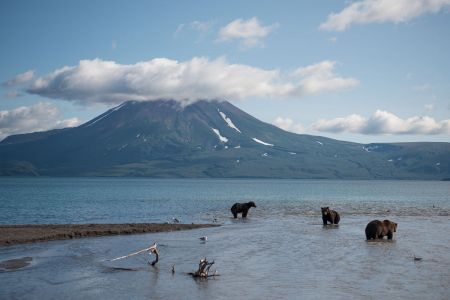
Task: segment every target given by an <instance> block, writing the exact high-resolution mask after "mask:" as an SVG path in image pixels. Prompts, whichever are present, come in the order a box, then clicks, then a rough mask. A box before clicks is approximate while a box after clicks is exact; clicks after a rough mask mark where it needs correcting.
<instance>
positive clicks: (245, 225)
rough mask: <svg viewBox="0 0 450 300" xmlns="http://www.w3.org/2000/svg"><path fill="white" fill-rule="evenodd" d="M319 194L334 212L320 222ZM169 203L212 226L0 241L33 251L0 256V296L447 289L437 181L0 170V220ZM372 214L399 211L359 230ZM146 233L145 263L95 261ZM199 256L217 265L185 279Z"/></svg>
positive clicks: (435, 292) (449, 244)
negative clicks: (388, 237)
mask: <svg viewBox="0 0 450 300" xmlns="http://www.w3.org/2000/svg"><path fill="white" fill-rule="evenodd" d="M250 200H252V201H255V202H256V204H257V206H258V207H257V208H256V209H252V210H251V211H250V213H249V218H248V219H247V220H242V219H237V220H234V219H232V218H231V217H232V216H231V213H230V211H229V209H230V207H231V205H232V204H233V203H234V202H245V201H250ZM325 205H327V206H330V207H332V208H334V209H336V210H337V211H339V212H340V213H341V223H340V224H339V226H334V227H332V226H328V227H323V226H322V225H321V218H320V207H321V206H325ZM173 217H177V218H179V219H181V220H182V222H185V223H190V222H196V223H198V222H203V223H209V222H211V221H212V220H213V219H214V218H217V219H218V222H219V223H220V224H222V226H221V227H218V228H208V229H200V230H192V231H181V232H170V233H157V234H141V235H128V236H111V237H100V238H86V239H77V240H70V241H53V242H45V243H35V244H26V245H16V246H11V247H1V248H0V261H3V260H7V259H13V258H20V257H24V256H31V257H33V262H32V264H31V265H30V266H28V267H25V268H23V269H20V270H16V271H1V270H0V299H61V298H68V299H232V298H235V299H271V298H277V299H329V298H330V297H332V298H333V299H349V298H350V299H371V298H380V297H384V298H389V299H393V298H403V299H404V298H407V299H449V298H450V292H449V288H450V255H449V253H450V235H449V234H448V232H449V229H450V225H449V224H450V222H449V221H450V182H429V181H427V182H423V181H323V180H188V179H179V180H172V179H170V180H169V179H167V180H159V179H158V180H156V179H122V178H112V179H110V178H58V179H55V178H1V179H0V223H2V224H20V223H122V222H165V221H171V220H172V218H173ZM386 218H387V219H390V220H393V221H395V222H397V223H398V224H399V226H398V231H397V233H396V235H395V237H394V240H393V241H379V242H367V241H365V236H364V228H365V226H366V224H367V223H368V222H369V221H371V220H373V219H381V220H383V219H386ZM203 235H207V236H208V241H207V242H206V243H204V242H201V241H200V240H199V239H198V238H199V237H200V236H203ZM153 242H157V243H158V244H159V248H160V253H161V260H160V262H159V263H158V264H157V267H156V268H153V267H150V266H149V265H148V264H147V260H151V258H149V257H147V256H146V255H139V256H134V257H131V258H129V259H124V260H119V261H115V262H108V261H105V259H107V258H113V257H117V256H121V255H125V254H127V253H130V252H133V251H136V250H139V249H142V248H146V247H148V245H150V244H152V243H153ZM413 255H416V256H420V257H422V258H423V260H422V261H419V262H417V261H414V259H413ZM205 256H206V257H207V258H208V259H211V260H215V261H216V264H215V266H216V268H213V269H217V270H218V272H219V274H220V276H219V277H217V278H216V279H210V280H208V281H195V280H193V279H192V278H191V277H189V276H188V275H186V273H187V272H191V271H194V270H195V269H196V268H197V266H198V260H199V259H200V258H202V257H205ZM172 265H175V266H176V273H175V274H174V275H172V273H171V272H170V270H171V267H172ZM117 268H130V269H133V270H134V271H123V270H122V271H121V270H119V269H117Z"/></svg>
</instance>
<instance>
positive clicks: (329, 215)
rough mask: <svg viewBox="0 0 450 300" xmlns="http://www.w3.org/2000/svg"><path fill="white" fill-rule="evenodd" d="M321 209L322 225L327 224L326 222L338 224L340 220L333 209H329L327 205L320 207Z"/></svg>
mask: <svg viewBox="0 0 450 300" xmlns="http://www.w3.org/2000/svg"><path fill="white" fill-rule="evenodd" d="M321 209H322V221H323V225H327V222H330V223H331V224H336V225H337V224H339V221H340V220H341V217H340V216H339V214H338V213H337V211H335V210H331V209H330V208H329V207H328V206H327V207H321Z"/></svg>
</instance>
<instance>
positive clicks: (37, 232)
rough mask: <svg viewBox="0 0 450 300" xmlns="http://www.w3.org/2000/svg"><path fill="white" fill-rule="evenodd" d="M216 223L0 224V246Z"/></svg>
mask: <svg viewBox="0 0 450 300" xmlns="http://www.w3.org/2000/svg"><path fill="white" fill-rule="evenodd" d="M216 226H220V225H218V224H159V223H134V224H133V223H126V224H36V225H34V224H26V225H0V246H8V245H16V244H24V243H34V242H44V241H52V240H67V239H74V238H83V237H98V236H107V235H119V234H138V233H155V232H170V231H178V230H189V229H197V228H207V227H216Z"/></svg>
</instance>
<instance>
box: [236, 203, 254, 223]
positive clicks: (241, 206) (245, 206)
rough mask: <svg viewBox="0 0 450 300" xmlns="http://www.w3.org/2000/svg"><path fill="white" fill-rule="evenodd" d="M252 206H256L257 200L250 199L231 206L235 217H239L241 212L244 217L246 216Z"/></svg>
mask: <svg viewBox="0 0 450 300" xmlns="http://www.w3.org/2000/svg"><path fill="white" fill-rule="evenodd" d="M250 207H256V205H255V202H253V201H250V202H247V203H235V204H233V206H232V207H231V213H232V214H233V217H234V218H235V219H236V218H237V215H238V214H240V213H242V217H243V218H246V217H247V213H248V210H249V209H250Z"/></svg>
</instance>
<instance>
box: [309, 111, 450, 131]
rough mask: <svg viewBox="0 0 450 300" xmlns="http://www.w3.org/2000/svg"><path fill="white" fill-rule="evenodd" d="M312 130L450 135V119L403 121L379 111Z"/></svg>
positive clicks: (317, 124) (322, 123)
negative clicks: (369, 115)
mask: <svg viewBox="0 0 450 300" xmlns="http://www.w3.org/2000/svg"><path fill="white" fill-rule="evenodd" d="M311 128H312V129H314V130H317V131H323V132H332V133H339V132H352V133H361V134H450V119H449V120H443V121H440V122H437V121H436V120H434V119H433V118H431V117H429V116H423V117H417V116H415V117H411V118H407V119H402V118H400V117H398V116H396V115H394V114H392V113H390V112H387V111H383V110H377V111H376V112H375V113H374V114H373V115H372V116H371V117H370V118H364V117H362V116H360V115H356V114H353V115H350V116H347V117H343V118H336V119H332V120H319V121H317V122H315V123H314V124H312V126H311Z"/></svg>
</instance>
